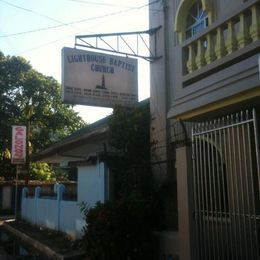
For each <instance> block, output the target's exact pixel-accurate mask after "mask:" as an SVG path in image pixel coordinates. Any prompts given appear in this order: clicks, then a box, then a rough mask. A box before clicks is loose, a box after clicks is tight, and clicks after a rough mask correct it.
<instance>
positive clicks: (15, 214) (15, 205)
mask: <svg viewBox="0 0 260 260" xmlns="http://www.w3.org/2000/svg"><path fill="white" fill-rule="evenodd" d="M18 167H19V166H18V164H17V165H16V177H15V201H14V203H15V204H14V216H15V220H16V218H17V197H18V196H17V195H18V170H19V168H18Z"/></svg>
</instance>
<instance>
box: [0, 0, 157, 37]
mask: <svg viewBox="0 0 260 260" xmlns="http://www.w3.org/2000/svg"><path fill="white" fill-rule="evenodd" d="M0 1H1V2H5V3H7V2H6V1H4V0H0ZM158 1H160V0H156V1H153V2H151V3H149V4H145V5H141V6H139V7H136V8H134V9H133V8H130V9H129V8H128V9H126V10H121V11H117V12H112V13H108V14H105V15H100V16H96V17H90V18H86V19H82V20H78V21H72V22H69V23H62V24H60V25H54V26H49V27H43V28H38V29H35V30H30V31H25V32H19V33H12V34H6V35H0V38H6V37H13V36H19V35H24V34H29V33H35V32H40V31H47V30H50V29H56V28H60V27H63V26H71V25H73V24H78V23H83V22H86V21H91V20H97V19H102V18H105V17H108V16H114V15H118V14H121V13H126V12H130V11H133V10H136V9H141V8H144V7H146V6H149V5H151V4H154V3H156V2H158ZM27 10H30V9H27ZM30 11H32V10H30ZM32 12H34V11H32ZM44 16H45V15H44ZM49 18H50V17H49ZM55 20H56V19H55ZM57 21H58V20H56V22H57Z"/></svg>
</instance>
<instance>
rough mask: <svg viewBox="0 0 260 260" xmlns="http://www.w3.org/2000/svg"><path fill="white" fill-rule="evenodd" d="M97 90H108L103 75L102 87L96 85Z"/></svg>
mask: <svg viewBox="0 0 260 260" xmlns="http://www.w3.org/2000/svg"><path fill="white" fill-rule="evenodd" d="M96 89H107V88H106V83H105V76H104V74H103V75H102V80H101V85H96Z"/></svg>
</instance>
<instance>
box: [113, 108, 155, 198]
mask: <svg viewBox="0 0 260 260" xmlns="http://www.w3.org/2000/svg"><path fill="white" fill-rule="evenodd" d="M150 121H151V116H150V110H149V104H144V105H142V106H140V107H137V108H124V107H115V108H114V112H113V116H112V117H111V119H110V122H109V129H110V130H109V132H110V143H111V145H112V146H113V147H115V148H116V149H117V150H119V151H121V152H122V156H121V157H120V158H118V160H116V161H113V162H112V163H111V167H112V171H113V173H114V178H115V182H116V183H115V186H116V187H117V189H116V190H117V195H118V196H119V197H125V196H132V195H133V196H135V195H138V196H142V197H143V196H149V195H150V193H151V188H152V175H151V168H150V149H151V145H152V144H151V142H150Z"/></svg>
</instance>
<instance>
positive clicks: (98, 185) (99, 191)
mask: <svg viewBox="0 0 260 260" xmlns="http://www.w3.org/2000/svg"><path fill="white" fill-rule="evenodd" d="M104 179H105V171H104V163H97V164H96V165H88V166H79V167H78V201H79V202H82V201H84V202H87V204H88V205H89V206H94V205H95V204H96V202H97V201H101V202H104V199H105V180H104Z"/></svg>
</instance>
